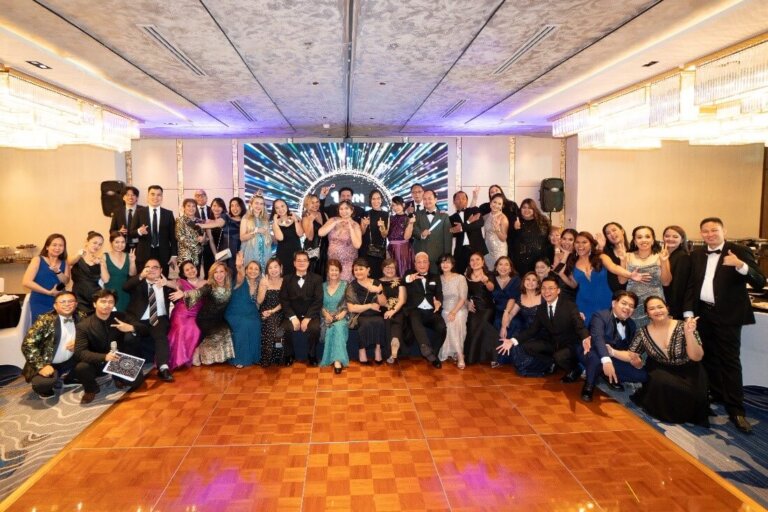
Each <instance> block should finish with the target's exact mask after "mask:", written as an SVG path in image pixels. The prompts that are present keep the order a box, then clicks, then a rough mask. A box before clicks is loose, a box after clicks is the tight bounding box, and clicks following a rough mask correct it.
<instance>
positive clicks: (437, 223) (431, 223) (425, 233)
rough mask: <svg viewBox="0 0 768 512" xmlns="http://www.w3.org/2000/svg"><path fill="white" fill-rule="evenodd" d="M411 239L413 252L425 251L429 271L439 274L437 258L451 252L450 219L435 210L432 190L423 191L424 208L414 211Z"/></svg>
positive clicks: (435, 201)
mask: <svg viewBox="0 0 768 512" xmlns="http://www.w3.org/2000/svg"><path fill="white" fill-rule="evenodd" d="M413 240H414V242H413V252H414V253H417V252H425V253H427V255H429V271H430V272H431V273H433V274H438V275H439V273H440V269H439V268H438V266H437V260H438V259H440V256H443V255H444V254H451V240H452V239H451V221H450V219H449V218H448V214H447V213H445V212H441V211H438V210H437V195H435V192H434V190H427V191H425V192H424V210H421V211H419V212H418V213H416V222H415V223H414V225H413Z"/></svg>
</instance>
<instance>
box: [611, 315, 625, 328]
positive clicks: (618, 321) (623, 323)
mask: <svg viewBox="0 0 768 512" xmlns="http://www.w3.org/2000/svg"><path fill="white" fill-rule="evenodd" d="M613 319H614V320H616V325H619V324H621V325H623V326H624V327H626V326H627V321H626V320H622V319H621V318H618V317H613Z"/></svg>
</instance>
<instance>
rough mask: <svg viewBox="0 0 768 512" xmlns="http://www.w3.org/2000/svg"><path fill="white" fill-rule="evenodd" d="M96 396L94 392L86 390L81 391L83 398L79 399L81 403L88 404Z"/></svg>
mask: <svg viewBox="0 0 768 512" xmlns="http://www.w3.org/2000/svg"><path fill="white" fill-rule="evenodd" d="M95 398H96V393H92V392H90V391H86V392H85V393H83V398H81V399H80V403H81V404H89V403H91V402H93V400H94V399H95Z"/></svg>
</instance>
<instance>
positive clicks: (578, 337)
mask: <svg viewBox="0 0 768 512" xmlns="http://www.w3.org/2000/svg"><path fill="white" fill-rule="evenodd" d="M541 296H542V298H543V299H544V302H543V303H542V304H541V306H539V309H538V310H537V311H536V316H535V317H534V320H533V324H531V326H530V327H528V328H527V329H526V330H524V331H523V332H521V333H520V334H519V335H517V337H516V338H510V339H504V338H502V341H503V343H502V344H501V345H499V347H498V348H497V349H496V350H497V351H498V352H499V353H501V354H509V351H510V350H511V349H512V347H513V346H515V345H518V344H519V345H520V346H521V347H523V349H524V350H525V352H526V353H527V354H528V355H530V356H531V357H533V358H535V359H537V360H538V361H539V362H540V363H541V364H542V365H544V366H547V365H548V366H549V367H551V366H552V364H553V363H554V364H556V365H557V366H559V367H560V368H562V369H563V370H565V371H566V374H565V376H564V377H563V378H562V379H560V380H561V382H565V383H570V382H576V381H577V380H578V379H579V378H580V377H581V373H582V372H581V368H580V367H579V364H578V361H577V359H576V350H577V349H576V347H577V346H578V345H580V344H583V343H585V342H589V340H590V336H589V331H588V330H587V329H586V328H585V327H584V321H583V320H582V319H581V315H580V314H579V309H578V308H577V307H576V305H575V304H574V303H572V302H571V301H569V300H559V297H560V285H559V284H558V282H557V279H555V278H554V277H545V278H544V279H542V280H541Z"/></svg>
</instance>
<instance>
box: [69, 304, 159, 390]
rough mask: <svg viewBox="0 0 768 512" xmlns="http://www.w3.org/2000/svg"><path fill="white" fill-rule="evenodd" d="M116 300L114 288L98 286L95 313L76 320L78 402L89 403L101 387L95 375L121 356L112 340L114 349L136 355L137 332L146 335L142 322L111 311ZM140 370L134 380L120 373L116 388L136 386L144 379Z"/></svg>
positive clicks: (99, 373)
mask: <svg viewBox="0 0 768 512" xmlns="http://www.w3.org/2000/svg"><path fill="white" fill-rule="evenodd" d="M116 302H117V294H116V293H115V292H114V291H113V290H109V289H103V290H99V291H98V292H96V293H95V294H94V295H93V307H94V313H93V314H92V315H90V316H89V317H87V318H86V319H84V320H83V321H82V322H80V323H78V324H77V332H76V334H75V360H76V361H77V365H76V366H75V375H76V376H77V380H79V381H80V382H81V383H82V384H83V390H84V391H85V393H83V397H82V398H81V399H80V403H81V404H89V403H91V402H93V400H94V398H96V394H97V393H98V392H99V391H101V389H100V388H99V384H98V383H97V382H96V377H98V376H99V375H101V374H102V373H103V370H104V365H105V363H106V362H108V361H116V360H118V359H119V358H120V357H119V356H118V355H117V354H114V353H112V346H111V345H112V342H113V341H114V342H116V343H117V347H116V349H117V351H120V352H123V353H125V354H130V355H138V343H137V339H138V338H137V336H141V335H146V334H147V332H148V331H147V328H146V327H145V326H143V325H142V324H141V323H139V322H136V321H131V320H129V319H128V317H127V315H126V314H125V313H118V312H115V311H112V310H113V309H114V307H115V303H116ZM143 377H144V376H143V374H139V376H138V377H137V378H136V380H135V381H134V382H133V383H130V382H129V381H127V380H124V379H121V378H119V377H114V378H113V381H114V383H115V386H117V387H118V388H120V389H122V388H126V387H129V386H130V387H131V388H132V389H135V387H137V386H139V385H140V384H141V383H142V382H143V380H144V379H143Z"/></svg>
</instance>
